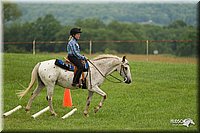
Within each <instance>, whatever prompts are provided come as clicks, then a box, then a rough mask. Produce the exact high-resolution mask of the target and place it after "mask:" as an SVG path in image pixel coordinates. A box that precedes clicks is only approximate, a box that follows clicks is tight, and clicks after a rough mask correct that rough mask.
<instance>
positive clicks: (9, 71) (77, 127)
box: [2, 54, 198, 131]
mask: <svg viewBox="0 0 200 133" xmlns="http://www.w3.org/2000/svg"><path fill="white" fill-rule="evenodd" d="M55 58H59V59H62V58H63V57H62V56H60V55H55V54H53V55H51V54H39V55H31V54H4V55H3V86H2V87H3V90H2V91H3V100H4V101H3V104H4V112H6V111H8V110H10V109H12V108H14V107H16V106H17V105H18V104H20V105H22V106H26V104H27V102H28V99H29V98H30V95H31V93H32V91H33V90H34V88H35V87H36V85H35V86H34V88H32V91H30V92H29V93H28V94H27V95H26V96H25V97H24V98H23V99H22V100H19V99H18V98H17V96H16V94H15V93H16V91H17V90H21V89H23V88H22V87H21V86H20V85H19V83H20V84H22V85H24V86H26V87H27V86H28V84H29V82H30V77H31V71H32V69H33V67H34V66H35V64H36V63H37V62H39V61H44V60H48V59H55ZM127 58H128V57H127ZM130 66H131V73H132V78H133V83H132V84H130V85H127V84H114V83H111V82H108V81H105V82H104V84H103V85H102V86H101V88H102V90H103V91H105V92H106V93H107V95H108V98H107V99H106V101H105V102H104V105H103V107H102V108H101V109H100V110H99V112H98V113H96V114H95V113H94V110H93V108H94V107H95V106H97V105H98V103H99V101H100V100H101V97H100V96H99V95H97V94H94V95H93V99H92V102H91V105H90V112H89V115H90V116H89V117H88V118H85V117H84V115H83V111H84V107H85V104H86V98H87V94H88V92H87V90H81V89H79V90H71V95H72V99H73V104H74V105H75V106H76V107H77V109H78V110H77V111H76V112H75V114H74V115H72V116H71V117H69V118H67V119H65V120H62V119H61V117H62V116H63V115H65V114H66V113H68V112H69V111H70V110H71V109H69V108H64V107H62V100H63V92H64V89H63V88H61V87H59V86H56V87H55V91H54V97H53V105H54V109H55V111H56V112H57V113H58V116H57V117H53V116H51V115H50V112H49V111H48V112H46V113H44V114H42V115H41V116H39V117H38V118H36V119H33V118H31V115H32V114H34V113H36V112H38V111H40V110H41V109H43V108H45V107H47V106H48V103H47V101H46V88H44V89H43V90H42V92H41V93H40V94H39V96H38V97H37V98H36V99H35V101H34V102H33V104H32V108H31V111H30V113H29V114H26V112H25V111H24V109H23V110H19V111H17V112H15V113H14V114H12V115H11V116H8V117H7V118H4V131H25V130H26V131H54V130H60V131H66V130H68V131H119V130H120V131H144V130H145V131H155V130H158V131H163V130H167V131H177V130H178V131H188V130H189V131H196V130H197V129H198V127H197V125H198V123H197V122H198V119H197V118H198V115H197V114H198V113H197V102H198V101H197V65H196V64H183V63H182V64H177V63H175V64H174V63H158V62H135V61H131V62H130ZM114 75H116V76H118V77H119V78H120V76H119V74H118V73H114ZM110 78H111V77H110ZM113 80H114V79H113ZM185 118H191V119H193V120H194V122H195V125H194V126H191V127H189V128H187V127H184V126H182V125H173V124H171V123H170V120H172V119H185Z"/></svg>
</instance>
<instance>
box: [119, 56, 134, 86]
mask: <svg viewBox="0 0 200 133" xmlns="http://www.w3.org/2000/svg"><path fill="white" fill-rule="evenodd" d="M117 71H118V72H119V73H120V75H121V76H122V77H123V78H124V82H125V83H127V84H130V83H131V82H132V78H131V71H130V66H129V63H128V61H127V60H126V56H123V57H122V63H121V65H120V66H119V67H118V68H117Z"/></svg>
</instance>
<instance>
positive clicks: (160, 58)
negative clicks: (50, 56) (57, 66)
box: [56, 53, 198, 64]
mask: <svg viewBox="0 0 200 133" xmlns="http://www.w3.org/2000/svg"><path fill="white" fill-rule="evenodd" d="M56 55H61V56H63V57H65V56H66V55H67V54H66V53H59V54H56ZM98 55H99V54H92V55H88V54H86V55H85V56H86V57H88V58H90V59H92V58H94V57H96V56H98ZM123 55H126V57H127V59H128V60H129V61H151V62H169V63H184V64H197V63H198V58H195V57H175V56H170V55H149V56H148V57H147V56H146V55H133V54H117V56H119V57H122V56H123Z"/></svg>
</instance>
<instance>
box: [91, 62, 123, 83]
mask: <svg viewBox="0 0 200 133" xmlns="http://www.w3.org/2000/svg"><path fill="white" fill-rule="evenodd" d="M87 60H88V61H89V62H90V63H91V64H92V65H93V66H94V67H95V68H96V70H97V71H98V72H99V73H100V74H101V76H102V77H104V78H105V79H106V80H108V81H110V82H113V83H123V82H124V81H122V80H121V79H119V78H117V77H115V76H113V75H112V74H110V76H111V77H113V78H115V79H116V80H118V81H112V80H110V79H108V78H107V77H106V76H105V75H103V73H102V72H101V71H100V70H99V69H98V68H97V67H96V66H95V65H94V63H92V62H91V61H90V60H89V59H87ZM120 71H121V70H120ZM120 74H121V72H120Z"/></svg>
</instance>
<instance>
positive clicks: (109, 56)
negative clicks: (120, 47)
mask: <svg viewBox="0 0 200 133" xmlns="http://www.w3.org/2000/svg"><path fill="white" fill-rule="evenodd" d="M106 58H116V59H119V57H118V56H116V55H111V54H103V55H99V56H97V57H95V58H94V59H93V61H96V60H100V59H106Z"/></svg>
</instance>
